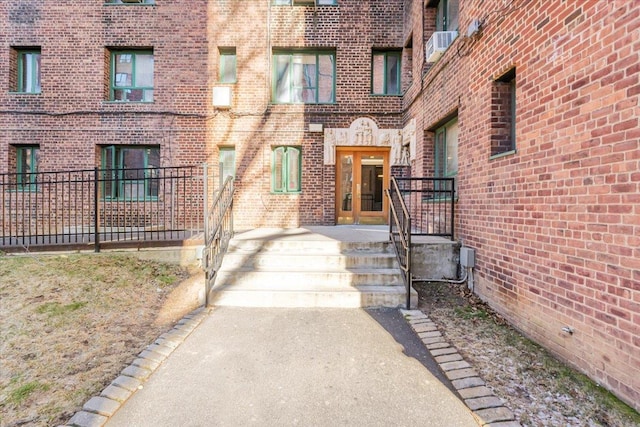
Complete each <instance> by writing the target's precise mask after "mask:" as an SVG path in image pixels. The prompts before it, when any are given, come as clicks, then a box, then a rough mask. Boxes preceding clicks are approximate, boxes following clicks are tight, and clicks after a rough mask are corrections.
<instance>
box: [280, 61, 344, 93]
mask: <svg viewBox="0 0 640 427" xmlns="http://www.w3.org/2000/svg"><path fill="white" fill-rule="evenodd" d="M334 92H335V53H333V52H331V53H330V52H278V53H274V55H273V101H274V102H276V103H281V104H299V103H304V104H329V103H333V102H334V101H335V94H334Z"/></svg>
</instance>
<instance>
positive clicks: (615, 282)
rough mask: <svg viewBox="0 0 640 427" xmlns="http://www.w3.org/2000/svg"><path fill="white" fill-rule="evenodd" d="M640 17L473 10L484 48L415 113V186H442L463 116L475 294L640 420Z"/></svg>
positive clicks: (451, 56) (548, 5)
mask: <svg viewBox="0 0 640 427" xmlns="http://www.w3.org/2000/svg"><path fill="white" fill-rule="evenodd" d="M636 6H637V5H635V4H634V2H629V1H624V0H613V1H584V2H578V1H567V2H559V1H554V2H547V1H543V0H531V1H528V2H527V1H520V2H513V3H512V4H510V6H508V7H505V5H504V2H501V1H497V0H496V1H486V0H485V1H480V0H470V1H465V2H461V5H460V28H461V33H462V34H464V33H465V32H466V28H467V26H468V25H469V23H470V22H471V20H472V19H478V18H480V19H483V18H484V19H485V22H484V25H483V29H482V33H481V35H480V36H479V37H476V38H465V37H462V36H461V37H458V38H457V39H456V40H455V41H454V43H453V45H452V46H451V47H450V48H449V49H448V50H447V52H446V53H445V54H444V55H443V57H442V58H441V59H440V60H439V61H438V62H437V63H435V64H433V65H430V66H427V67H426V73H425V74H424V78H423V80H422V82H420V81H417V80H414V84H415V85H418V84H420V85H421V89H420V90H417V89H414V88H409V90H408V92H407V93H408V94H417V95H415V96H416V98H415V99H414V98H411V99H406V98H405V100H404V102H405V105H408V113H407V115H408V116H409V117H415V118H416V119H417V122H418V126H419V129H422V130H423V131H422V132H420V131H419V132H417V133H416V135H417V137H418V160H417V161H416V162H415V163H414V164H413V165H412V172H413V174H414V175H421V174H425V175H430V172H431V170H433V152H432V147H433V130H434V126H436V125H437V124H438V123H440V122H441V121H442V120H443V119H444V118H446V117H447V116H449V115H450V114H451V113H453V112H455V113H457V115H458V120H459V126H460V134H459V145H458V159H459V173H458V177H457V178H458V180H457V181H458V202H457V206H456V210H457V212H456V218H457V223H456V232H457V237H458V238H459V239H461V240H462V241H463V242H464V243H465V245H468V246H470V247H472V248H474V249H476V251H477V258H476V259H477V267H476V269H475V271H474V279H475V284H476V288H475V291H476V293H478V294H479V295H480V296H481V297H482V298H483V299H485V300H486V301H488V302H489V303H490V305H491V306H492V307H493V308H495V309H496V310H497V311H498V312H500V313H501V314H502V315H503V316H505V317H506V318H507V319H509V321H510V322H512V323H513V324H514V325H515V326H516V327H517V328H518V329H520V330H521V331H523V332H524V333H525V334H526V335H528V336H529V337H531V338H533V339H534V340H535V341H537V342H539V343H542V344H543V345H545V346H546V347H548V348H550V349H551V351H552V352H554V353H555V354H557V355H558V356H560V357H561V358H563V359H564V360H566V361H568V362H569V363H571V364H572V365H574V366H575V367H577V368H578V369H579V370H581V371H583V372H585V373H587V374H588V375H589V376H591V377H592V378H593V379H594V380H595V381H597V382H598V383H599V384H601V385H603V386H604V387H606V388H608V389H609V390H611V391H613V392H614V393H615V394H616V395H618V396H619V397H621V398H622V399H623V400H625V401H626V402H627V403H629V404H630V405H632V406H634V407H635V408H636V409H640V351H639V350H640V285H639V283H640V261H639V260H640V249H639V248H640V238H639V237H638V236H640V172H639V170H640V142H639V141H640V126H639V125H640V110H639V108H638V105H640V101H639V99H640V90H639V88H640V67H639V65H638V64H640V43H638V31H637V29H638V28H639V27H640V10H639V9H638V8H637V7H636ZM414 7H415V5H414ZM431 12H432V10H431V9H430V8H428V9H427V12H426V13H425V19H426V20H427V21H429V20H430V17H429V16H428V15H429V13H431ZM418 14H419V12H418V11H417V9H414V14H413V15H412V16H413V20H412V25H413V26H412V30H413V31H414V34H420V32H421V31H423V30H422V28H421V27H420V24H421V23H420V20H419V19H417V18H416V16H417V15H418ZM407 31H409V29H405V33H406V32H407ZM424 31H425V32H424V39H425V40H426V39H428V37H429V35H430V31H431V29H430V28H427V27H425V29H424ZM414 52H418V51H417V49H414ZM419 54H421V53H419ZM416 62H420V60H419V59H417V58H414V63H416ZM514 67H515V70H516V78H515V80H516V104H517V105H516V153H514V154H511V155H505V156H500V157H498V158H494V159H491V158H490V157H491V148H492V139H491V138H492V135H493V133H492V122H491V120H492V117H493V116H492V111H491V108H492V106H493V103H492V98H491V96H492V85H493V84H494V82H495V80H496V79H498V78H499V77H501V76H502V75H504V73H506V72H507V71H509V70H510V69H512V68H514ZM565 326H569V327H570V328H572V330H573V331H574V332H573V334H569V333H565V332H563V331H562V328H563V327H565Z"/></svg>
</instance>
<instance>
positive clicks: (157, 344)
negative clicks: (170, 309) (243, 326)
mask: <svg viewBox="0 0 640 427" xmlns="http://www.w3.org/2000/svg"><path fill="white" fill-rule="evenodd" d="M209 312H210V309H207V308H204V307H200V308H198V309H197V310H194V311H193V312H191V313H189V314H187V315H186V316H184V317H183V318H182V319H181V320H180V321H178V323H176V325H175V326H174V327H173V329H171V330H170V331H168V332H166V333H164V334H162V335H160V336H159V337H158V339H156V340H155V341H154V342H153V344H151V345H149V346H147V348H146V349H144V350H143V351H142V352H141V353H140V354H139V355H138V357H137V358H136V359H135V360H134V361H133V362H132V363H131V365H129V366H127V367H126V368H124V369H123V370H122V372H121V373H120V375H119V376H118V377H117V378H116V379H115V380H113V381H112V382H111V384H109V385H108V386H107V387H106V388H105V389H104V390H102V393H100V395H99V396H95V397H92V398H91V399H89V401H87V403H85V404H84V406H83V407H82V410H81V411H79V412H76V413H75V415H74V416H73V417H71V419H70V420H69V422H68V423H67V425H68V426H75V427H100V426H103V425H104V424H106V422H107V421H108V420H109V418H110V417H111V416H113V414H115V413H116V411H117V410H118V409H120V406H122V404H124V402H125V401H126V400H127V399H128V398H130V397H131V396H132V395H133V393H135V392H136V391H137V390H139V389H141V388H142V384H143V383H144V381H146V380H147V379H148V378H149V376H150V375H151V374H152V373H153V371H155V370H156V369H157V368H158V366H160V365H161V364H162V362H164V361H165V359H166V358H167V357H168V356H169V355H170V354H171V353H172V352H173V350H175V349H176V348H177V347H178V346H179V345H180V344H181V343H182V342H183V341H184V340H185V338H187V337H188V336H189V334H191V332H192V331H193V330H194V329H195V328H196V327H197V326H198V325H199V324H200V322H202V320H203V319H204V317H205V316H206V315H207V314H208V313H209Z"/></svg>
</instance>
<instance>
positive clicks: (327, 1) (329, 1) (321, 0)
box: [273, 0, 337, 6]
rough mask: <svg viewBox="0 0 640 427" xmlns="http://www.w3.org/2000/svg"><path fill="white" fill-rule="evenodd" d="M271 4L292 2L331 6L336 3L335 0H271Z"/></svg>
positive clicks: (286, 4)
mask: <svg viewBox="0 0 640 427" xmlns="http://www.w3.org/2000/svg"><path fill="white" fill-rule="evenodd" d="M273 4H275V5H276V6H291V5H292V4H294V5H296V6H307V5H313V4H315V5H318V6H333V5H335V4H337V0H315V2H314V0H273Z"/></svg>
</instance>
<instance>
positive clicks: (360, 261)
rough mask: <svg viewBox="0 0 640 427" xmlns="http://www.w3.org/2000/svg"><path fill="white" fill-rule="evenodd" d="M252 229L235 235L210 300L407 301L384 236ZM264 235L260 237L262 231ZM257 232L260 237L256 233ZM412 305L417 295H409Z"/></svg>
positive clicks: (266, 303) (273, 303)
mask: <svg viewBox="0 0 640 427" xmlns="http://www.w3.org/2000/svg"><path fill="white" fill-rule="evenodd" d="M267 231H268V230H256V231H255V232H252V233H249V237H247V234H245V235H243V236H241V237H240V238H234V239H232V240H231V242H230V243H229V249H228V251H227V254H226V255H225V257H224V260H223V264H222V267H221V269H220V271H218V274H217V276H216V281H215V285H214V287H213V289H212V290H211V291H210V294H209V301H210V303H211V304H213V305H228V306H249V307H375V306H385V307H399V306H404V305H405V303H406V292H405V287H404V282H403V281H402V275H401V274H400V270H399V269H398V267H397V262H396V258H395V252H394V249H393V247H392V246H391V245H390V244H389V243H388V242H386V241H371V240H369V241H366V239H363V240H365V241H362V242H360V241H358V240H357V236H355V239H354V236H351V237H352V238H351V239H350V240H348V241H341V240H337V239H327V238H326V237H323V236H319V235H317V234H313V233H306V232H305V233H302V234H303V235H299V234H292V232H288V233H287V232H267ZM263 234H264V236H262V235H263ZM256 235H259V236H261V238H255V236H256ZM412 300H413V301H414V304H415V303H416V302H417V296H415V295H414V296H413V297H412Z"/></svg>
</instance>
